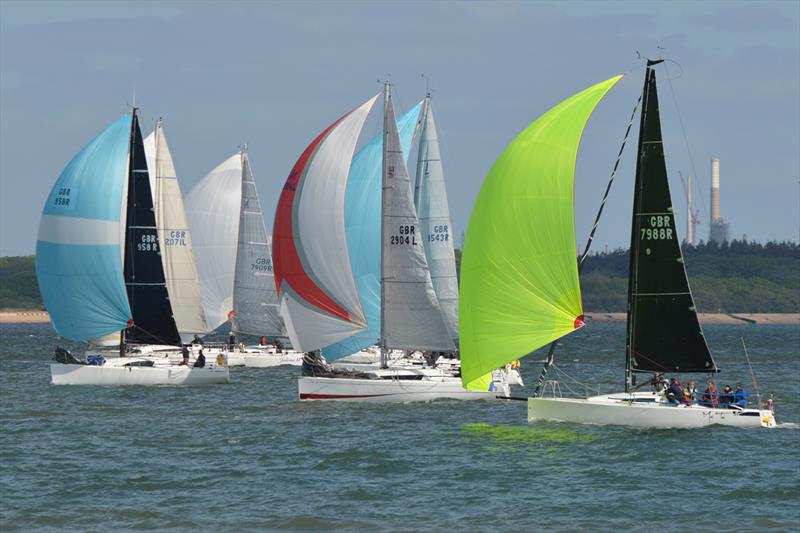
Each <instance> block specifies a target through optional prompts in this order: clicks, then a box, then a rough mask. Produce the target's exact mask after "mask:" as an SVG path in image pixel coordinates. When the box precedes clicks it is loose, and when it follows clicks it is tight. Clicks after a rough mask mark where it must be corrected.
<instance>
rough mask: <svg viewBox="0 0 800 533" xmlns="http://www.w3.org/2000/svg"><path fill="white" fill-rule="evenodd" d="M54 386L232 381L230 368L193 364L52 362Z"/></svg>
mask: <svg viewBox="0 0 800 533" xmlns="http://www.w3.org/2000/svg"><path fill="white" fill-rule="evenodd" d="M50 374H51V378H52V383H53V385H150V386H152V385H211V384H216V383H228V382H229V381H230V373H229V371H228V368H227V367H224V366H222V367H220V366H211V367H205V368H192V367H190V366H152V367H143V366H140V367H130V366H129V367H126V366H121V365H110V364H106V365H103V366H93V365H72V364H63V363H51V364H50Z"/></svg>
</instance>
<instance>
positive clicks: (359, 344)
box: [322, 102, 422, 361]
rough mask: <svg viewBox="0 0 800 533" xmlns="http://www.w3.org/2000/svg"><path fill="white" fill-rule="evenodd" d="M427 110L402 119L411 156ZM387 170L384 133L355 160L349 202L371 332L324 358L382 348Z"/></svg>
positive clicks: (357, 274)
mask: <svg viewBox="0 0 800 533" xmlns="http://www.w3.org/2000/svg"><path fill="white" fill-rule="evenodd" d="M421 106H422V102H420V103H418V104H417V105H415V106H414V107H413V108H411V110H410V111H408V112H407V113H406V114H405V115H403V116H402V117H401V118H400V120H398V121H397V128H398V130H399V131H400V142H401V143H402V144H403V152H404V154H405V156H406V158H408V154H409V152H410V150H411V143H412V141H413V139H414V132H415V131H416V129H417V121H418V118H419V110H420V107H421ZM382 169H383V134H382V133H379V134H378V135H376V136H375V137H374V138H372V139H371V140H370V141H369V142H368V143H367V144H365V145H364V146H363V147H362V148H361V149H360V150H359V151H358V152H357V153H356V155H355V156H354V157H353V163H352V165H351V166H350V175H349V177H348V179H347V192H346V193H345V201H344V205H345V207H344V213H345V215H344V216H345V230H346V232H347V248H348V252H349V254H350V264H351V266H352V268H353V278H354V279H355V282H356V288H357V289H358V297H359V299H360V300H361V307H362V309H363V310H364V316H365V317H366V318H367V328H366V329H364V330H362V331H360V332H359V333H357V334H355V335H353V336H352V337H348V338H346V339H344V340H342V341H339V342H337V343H336V344H332V345H330V346H326V347H325V348H323V349H322V355H324V356H325V359H327V360H328V361H334V360H336V359H339V358H341V357H345V356H347V355H350V354H352V353H355V352H357V351H359V350H362V349H364V348H366V347H368V346H372V345H373V344H377V342H378V340H379V338H380V335H381V183H382Z"/></svg>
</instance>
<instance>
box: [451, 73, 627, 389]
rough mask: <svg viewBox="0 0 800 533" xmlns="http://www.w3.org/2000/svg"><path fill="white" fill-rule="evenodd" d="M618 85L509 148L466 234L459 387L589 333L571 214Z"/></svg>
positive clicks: (578, 98) (558, 112)
mask: <svg viewBox="0 0 800 533" xmlns="http://www.w3.org/2000/svg"><path fill="white" fill-rule="evenodd" d="M620 78H621V76H617V77H614V78H611V79H609V80H606V81H604V82H602V83H599V84H597V85H595V86H593V87H590V88H588V89H586V90H584V91H582V92H580V93H578V94H576V95H575V96H573V97H571V98H569V99H567V100H565V101H563V102H562V103H560V104H558V105H557V106H555V107H554V108H552V109H551V110H549V111H548V112H547V113H545V114H544V115H542V116H541V117H540V118H539V119H538V120H536V121H535V122H534V123H532V124H531V125H530V126H528V127H527V128H526V129H525V130H524V131H523V132H522V133H521V134H520V135H519V136H517V138H516V139H514V141H513V142H511V144H509V145H508V147H507V148H506V149H505V151H504V152H503V154H502V155H501V156H500V158H499V159H498V160H497V161H496V162H495V164H494V166H493V167H492V168H491V170H490V171H489V174H488V176H487V177H486V180H485V181H484V183H483V186H482V187H481V190H480V193H479V194H478V198H477V200H476V201H475V206H474V207H473V210H472V216H471V217H470V220H469V225H468V226H467V234H466V242H465V244H464V254H463V256H462V263H461V295H460V296H461V298H460V303H459V319H460V343H461V344H460V346H461V361H462V367H461V372H462V381H463V382H464V385H465V386H466V387H467V388H470V389H475V390H485V389H486V387H488V386H489V382H490V380H489V376H488V374H489V373H490V372H491V371H492V370H493V369H495V368H498V367H500V366H503V365H505V364H506V363H508V362H510V361H513V360H515V359H518V358H520V357H522V356H524V355H526V354H528V353H530V352H532V351H534V350H536V349H537V348H540V347H541V346H544V345H546V344H548V343H550V342H552V341H554V340H555V339H558V338H560V337H562V336H564V335H566V334H567V333H570V332H572V331H574V330H575V329H577V328H579V327H581V326H582V325H583V308H582V304H581V294H580V285H579V282H578V268H577V267H578V265H577V260H576V250H577V246H576V242H575V228H574V216H573V215H574V212H573V187H574V174H575V161H576V157H577V153H578V145H579V143H580V138H581V135H582V133H583V129H584V127H585V125H586V122H587V121H588V119H589V116H590V115H591V113H592V111H593V110H594V108H595V106H596V105H597V104H598V102H599V101H600V100H601V99H602V97H603V96H604V95H605V94H606V93H607V92H608V91H609V89H611V87H612V86H613V85H614V84H615V83H616V82H617V81H619V79H620Z"/></svg>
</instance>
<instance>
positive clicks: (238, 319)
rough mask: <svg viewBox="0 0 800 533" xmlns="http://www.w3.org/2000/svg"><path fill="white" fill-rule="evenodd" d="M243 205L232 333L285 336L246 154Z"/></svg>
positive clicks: (269, 250) (268, 243)
mask: <svg viewBox="0 0 800 533" xmlns="http://www.w3.org/2000/svg"><path fill="white" fill-rule="evenodd" d="M242 159H243V165H242V166H243V168H242V201H241V210H240V218H239V246H238V250H237V253H236V274H235V277H234V284H233V330H234V331H235V332H237V333H250V334H253V335H267V336H270V337H276V336H282V335H285V334H286V331H285V328H284V326H283V320H282V319H281V316H280V307H279V304H278V296H277V293H276V292H275V278H274V276H273V272H272V246H271V244H272V242H271V241H272V238H271V237H270V236H269V235H268V234H267V229H266V227H265V226H264V218H263V214H262V212H261V201H260V200H259V198H258V190H257V189H256V184H255V182H254V180H253V172H252V169H251V168H250V160H249V159H248V157H247V152H243V153H242Z"/></svg>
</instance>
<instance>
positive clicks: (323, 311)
mask: <svg viewBox="0 0 800 533" xmlns="http://www.w3.org/2000/svg"><path fill="white" fill-rule="evenodd" d="M376 98H377V96H376V97H373V98H370V99H369V100H368V101H367V102H365V103H364V104H362V105H361V106H359V107H358V108H356V109H354V110H353V111H351V112H350V113H348V114H346V115H345V116H343V117H342V118H340V119H339V120H337V121H336V122H334V123H333V124H332V125H331V126H330V127H328V129H326V130H325V131H323V132H322V133H321V134H320V135H319V136H318V137H317V138H316V139H314V141H313V142H312V143H311V144H310V145H309V146H308V147H307V148H306V149H305V151H304V152H303V154H302V155H301V156H300V158H299V159H298V160H297V162H296V163H295V165H294V167H293V168H292V171H291V173H290V174H289V177H288V178H287V179H286V184H285V185H284V187H283V191H282V192H281V196H280V199H279V200H278V208H277V211H276V213H275V225H274V228H273V241H272V242H273V260H274V265H275V284H276V287H277V289H278V295H279V299H280V302H281V315H282V316H283V319H284V321H285V323H286V329H287V333H288V334H289V338H290V339H291V341H292V344H293V345H294V347H295V348H297V349H299V350H302V351H311V350H317V349H319V348H322V347H324V346H328V345H329V344H332V343H335V342H337V341H339V340H341V339H343V338H346V337H349V336H351V335H353V334H354V333H356V332H358V331H360V330H362V329H364V328H365V327H366V326H367V323H366V318H365V317H364V312H363V310H362V308H361V304H360V302H359V299H358V291H357V289H356V285H355V281H354V279H353V272H352V268H351V265H350V257H349V254H348V251H347V237H346V231H345V221H344V203H345V191H346V187H347V176H348V174H349V172H350V163H351V161H352V158H353V151H354V150H355V144H356V141H357V140H358V136H359V134H360V133H361V128H362V127H363V125H364V120H365V119H366V117H367V114H368V113H369V110H370V109H371V108H372V105H373V104H374V103H375V99H376Z"/></svg>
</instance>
